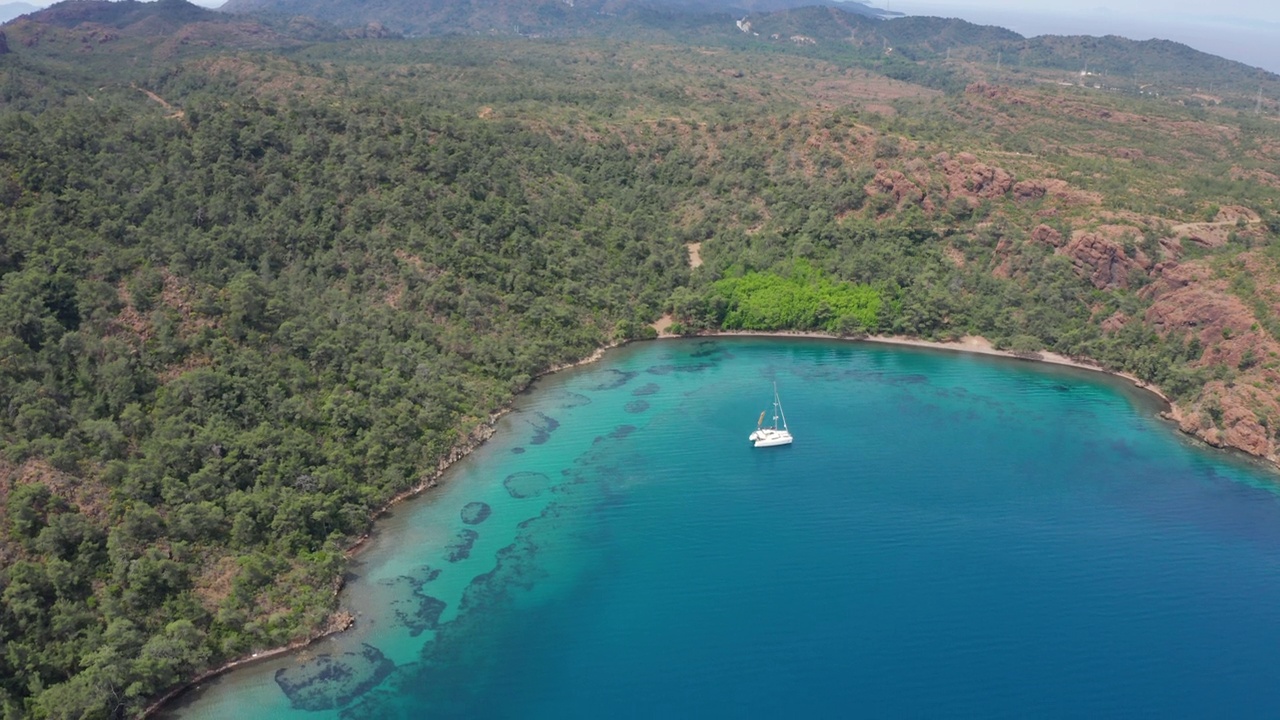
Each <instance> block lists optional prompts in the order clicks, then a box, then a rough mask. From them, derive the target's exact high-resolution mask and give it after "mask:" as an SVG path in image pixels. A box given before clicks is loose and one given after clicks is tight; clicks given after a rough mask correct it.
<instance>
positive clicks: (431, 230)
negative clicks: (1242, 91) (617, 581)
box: [0, 27, 1280, 718]
mask: <svg viewBox="0 0 1280 720" xmlns="http://www.w3.org/2000/svg"><path fill="white" fill-rule="evenodd" d="M31 32H32V28H30V27H26V28H25V29H23V30H22V31H21V32H16V31H15V32H10V33H9V35H8V37H9V40H10V45H11V47H12V49H13V50H14V51H13V52H11V53H8V54H6V55H4V56H0V88H3V94H0V242H2V244H0V399H3V404H0V409H2V410H3V411H2V412H0V437H2V438H3V452H2V453H0V506H2V508H3V509H2V511H0V647H2V648H3V650H0V707H3V708H4V712H5V713H6V715H7V716H12V717H26V716H31V717H55V718H62V717H68V718H69V717H77V718H78V717H128V716H133V715H136V714H138V713H139V712H140V711H141V709H142V708H143V707H145V705H146V704H147V702H148V701H149V700H152V699H154V698H155V697H157V696H158V695H159V694H161V693H163V692H164V691H165V690H167V689H169V688H171V687H174V686H175V685H178V684H180V683H181V682H183V681H184V680H185V679H188V678H190V677H192V676H193V675H194V674H195V673H197V672H199V671H201V670H204V669H207V668H209V667H213V666H216V665H218V664H220V663H221V662H224V661H226V660H228V659H231V658H234V657H237V656H241V655H244V654H247V653H250V652H253V651H256V650H261V649H265V648H269V647H274V646H278V645H282V644H285V643H288V642H290V641H294V640H298V639H300V638H305V637H307V636H309V635H311V634H312V633H314V632H316V631H318V630H321V629H323V628H325V627H326V625H327V623H328V618H329V616H330V614H331V613H332V612H333V610H334V609H335V602H336V601H335V598H334V592H335V590H336V588H337V587H338V583H339V581H340V580H339V579H340V578H341V576H342V572H343V568H344V566H345V554H344V553H345V551H346V550H347V548H349V547H350V546H351V544H352V543H353V542H354V541H355V540H356V539H357V538H359V537H360V536H361V535H362V534H364V533H365V532H367V531H368V530H369V527H370V522H371V517H372V516H373V514H374V513H375V512H376V510H377V509H378V508H380V507H382V506H383V505H384V504H385V503H386V502H387V501H388V500H390V499H391V498H393V497H395V496H396V495H398V494H400V493H403V492H405V491H406V490H409V489H410V488H413V487H415V486H418V485H420V484H422V483H424V482H427V481H429V480H431V479H432V478H434V477H435V474H436V471H437V469H438V468H440V467H442V465H443V464H445V463H447V462H448V461H449V459H450V458H453V457H456V455H457V451H458V449H459V448H465V447H467V446H468V445H470V444H472V443H474V442H476V441H478V440H479V439H482V438H483V437H484V433H485V430H484V428H486V427H487V423H488V422H489V419H490V417H491V414H492V413H494V412H495V411H498V410H500V409H501V408H502V407H503V406H504V405H505V404H506V403H507V402H508V401H509V400H510V399H511V397H512V395H513V393H516V392H518V391H519V390H520V389H522V388H523V387H525V386H526V385H527V384H528V383H529V382H530V380H531V378H533V377H534V376H536V375H538V374H539V373H542V372H545V371H547V370H548V369H549V368H552V367H554V366H556V365H558V364H561V363H566V362H572V361H576V360H579V359H581V358H583V357H585V356H587V355H589V354H590V353H591V352H592V351H593V350H594V349H596V348H598V347H601V346H602V345H604V344H607V343H610V342H614V341H622V340H627V339H633V338H645V337H651V336H653V335H654V330H653V329H652V328H651V327H650V323H653V322H654V321H656V320H658V318H659V317H661V316H663V315H669V316H671V319H673V320H674V321H675V322H676V323H677V324H676V325H675V328H676V329H677V330H680V331H682V332H696V331H699V330H703V329H710V330H714V329H717V328H752V329H822V330H826V331H829V332H832V333H836V334H844V335H858V334H863V333H895V334H902V335H912V336H920V337H928V338H937V339H947V338H955V337H959V336H961V335H965V334H982V335H985V336H987V337H988V338H990V339H992V340H993V341H995V342H996V343H998V344H1000V345H1001V346H1003V347H1009V348H1012V349H1015V350H1018V351H1022V352H1026V353H1033V352H1035V351H1037V350H1041V349H1046V348H1047V349H1053V350H1056V351H1059V352H1063V353H1067V354H1071V355H1077V356H1085V357H1091V358H1094V359H1097V360H1098V361H1100V362H1102V363H1104V364H1105V365H1106V366H1108V367H1111V368H1113V369H1124V370H1129V371H1131V372H1134V373H1136V374H1138V375H1139V376H1140V377H1142V378H1144V379H1147V380H1150V381H1153V382H1155V383H1157V384H1159V385H1160V386H1161V387H1162V388H1164V389H1165V390H1166V391H1167V392H1169V393H1171V394H1173V395H1174V396H1175V397H1177V398H1178V400H1179V407H1180V408H1181V410H1182V412H1183V418H1184V426H1185V427H1186V428H1187V429H1188V430H1189V431H1192V432H1197V433H1199V434H1200V435H1201V436H1203V437H1205V438H1207V439H1209V440H1211V441H1215V442H1220V443H1224V444H1231V445H1235V446H1238V447H1242V448H1244V449H1247V450H1249V451H1250V452H1254V453H1255V454H1258V455H1264V456H1265V455H1272V454H1274V447H1275V436H1274V432H1273V431H1272V430H1271V428H1280V404H1278V402H1277V397H1280V375H1278V374H1277V370H1276V368H1277V365H1278V363H1280V355H1277V352H1278V351H1280V345H1278V344H1277V340H1276V338H1277V337H1280V320H1277V317H1280V316H1278V315H1277V312H1278V311H1277V309H1276V308H1277V307H1280V305H1278V304H1277V303H1280V294H1278V293H1276V291H1275V289H1276V288H1277V287H1278V286H1277V285H1276V282H1275V281H1276V278H1277V277H1280V265H1278V264H1277V263H1280V245H1278V244H1277V242H1276V241H1277V231H1280V223H1277V221H1276V218H1277V212H1278V211H1280V177H1278V176H1277V173H1276V169H1275V168H1276V167H1277V162H1278V161H1280V129H1278V128H1277V124H1276V119H1275V117H1274V115H1255V114H1252V113H1250V112H1237V111H1234V110H1232V111H1224V110H1213V109H1208V110H1207V109H1205V108H1199V107H1195V108H1192V107H1186V106H1185V105H1184V104H1181V103H1171V102H1168V101H1166V100H1163V99H1149V98H1140V97H1128V96H1119V95H1111V94H1104V93H1097V92H1092V91H1090V90H1088V89H1083V88H1077V87H1070V88H1068V87H1062V86H1058V85H1054V84H1047V83H1045V84H1040V85H1033V84H1023V85H1019V86H1017V87H1009V86H1006V85H1000V84H981V83H976V82H971V81H973V80H976V79H978V78H981V77H985V76H987V75H988V72H989V70H990V68H989V67H988V66H985V65H982V64H980V63H979V64H967V63H959V62H956V63H954V64H952V65H950V66H947V67H945V68H943V67H941V66H934V65H925V64H920V65H912V66H911V67H916V68H918V72H919V73H921V76H922V77H925V78H928V77H935V76H934V75H932V73H935V72H943V73H946V77H948V78H953V79H955V80H957V81H956V82H948V83H942V84H941V85H940V84H938V83H933V82H928V84H929V85H930V87H926V86H925V85H921V84H912V83H909V82H904V81H901V80H894V79H890V78H888V77H886V76H884V75H882V74H879V73H876V72H872V71H871V70H869V69H866V63H865V62H864V61H863V60H862V59H859V58H858V57H854V56H852V55H851V56H850V57H849V58H847V59H846V60H845V61H840V60H839V59H838V58H836V59H833V56H832V55H831V54H830V51H828V50H823V51H822V53H819V54H814V53H811V52H808V51H807V50H806V49H805V48H804V47H801V46H799V45H796V46H795V47H793V48H779V47H776V46H772V45H768V44H763V43H758V42H754V41H753V40H752V39H751V38H750V37H746V36H744V35H743V34H742V33H737V34H736V35H735V34H730V35H726V36H724V37H722V38H720V39H718V40H716V41H715V42H710V41H708V42H706V43H703V44H698V45H693V46H690V45H685V44H682V41H678V40H676V39H674V38H672V37H670V36H659V35H648V36H645V37H641V38H637V39H634V40H631V41H627V42H621V41H618V40H616V39H614V40H608V41H601V40H592V39H589V38H581V39H575V40H563V41H554V42H553V41H530V40H526V39H519V38H515V39H507V40H503V39H484V40H479V39H467V38H447V39H437V40H419V41H407V40H367V39H366V40H350V41H344V42H322V43H313V44H307V45H301V44H299V45H296V46H295V47H292V48H291V49H284V50H278V51H266V50H258V51H236V50H224V49H222V48H220V47H218V46H217V45H208V46H202V47H201V48H192V47H191V46H190V44H188V45H185V46H182V50H181V52H178V53H176V54H174V55H172V56H168V55H164V54H163V53H161V54H155V53H149V54H147V55H146V58H147V60H146V62H140V61H139V62H129V61H127V60H125V58H127V57H135V55H134V54H136V53H139V52H141V51H142V50H144V49H146V48H147V47H151V48H152V49H154V48H158V47H161V46H163V44H164V43H165V42H169V41H170V40H171V39H172V36H171V35H167V34H164V33H160V34H157V35H156V36H154V37H155V39H154V40H153V41H148V40H146V39H145V38H146V37H148V36H146V35H145V34H143V33H141V32H139V33H138V34H137V35H136V36H134V37H135V38H139V39H138V40H137V41H136V42H137V44H134V45H130V46H128V53H126V54H120V55H115V56H113V55H111V53H112V52H114V51H113V50H112V47H113V46H112V44H111V43H110V42H108V43H100V44H97V45H94V46H93V47H94V49H92V50H88V51H78V50H74V51H66V52H62V53H58V52H55V51H53V50H50V49H49V47H47V46H42V45H41V44H40V43H39V42H36V43H33V44H26V43H25V41H23V40H22V39H21V38H29V37H31V34H30V33H31ZM49 32H53V31H52V30H50V31H49ZM66 32H68V33H75V32H85V31H84V29H83V27H80V28H79V29H75V28H73V29H72V30H67V31H66ZM734 32H735V33H736V32H737V31H734ZM59 37H61V38H63V41H67V40H68V39H74V37H76V36H75V35H74V34H71V35H60V36H59ZM15 38H19V40H18V41H17V42H15V41H14V40H15ZM76 42H78V41H76ZM147 42H152V43H153V44H152V45H151V46H147V45H146V43H147ZM296 42H297V41H296V40H294V41H291V43H296ZM71 46H72V47H74V43H72V44H71ZM77 52H82V54H83V55H92V56H93V58H94V61H93V63H81V66H80V69H79V72H81V73H83V76H71V77H70V78H68V76H67V75H66V74H64V73H60V72H58V71H57V68H60V67H65V66H66V65H65V64H67V63H70V62H72V61H73V60H74V58H76V57H77V55H76V54H75V53H77ZM68 53H70V54H68ZM113 57H114V58H116V61H115V62H113V60H112V58H113ZM166 58H167V59H166ZM894 62H901V63H910V62H912V61H907V60H901V61H898V60H895V61H894ZM895 67H907V65H896V66H895ZM897 74H898V75H899V76H901V77H910V74H909V73H897ZM940 86H941V87H942V88H950V90H949V91H944V90H943V89H939V87H940ZM693 244H696V247H697V248H698V249H699V250H700V256H701V258H702V260H704V262H703V264H702V265H701V266H700V267H697V268H691V267H690V263H689V262H688V257H689V254H688V247H689V246H690V245H693Z"/></svg>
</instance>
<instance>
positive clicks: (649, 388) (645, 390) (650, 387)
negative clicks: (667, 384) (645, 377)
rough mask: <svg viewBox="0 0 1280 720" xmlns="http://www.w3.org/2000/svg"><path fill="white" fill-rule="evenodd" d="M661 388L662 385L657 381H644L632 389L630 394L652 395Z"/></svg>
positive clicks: (638, 395) (639, 395)
mask: <svg viewBox="0 0 1280 720" xmlns="http://www.w3.org/2000/svg"><path fill="white" fill-rule="evenodd" d="M661 389H662V387H661V386H660V385H658V383H645V384H644V385H641V386H640V387H638V388H636V389H635V390H632V391H631V394H632V395H635V396H636V397H644V396H645V395H653V394H654V393H656V392H658V391H659V390H661Z"/></svg>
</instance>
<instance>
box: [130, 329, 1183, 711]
mask: <svg viewBox="0 0 1280 720" xmlns="http://www.w3.org/2000/svg"><path fill="white" fill-rule="evenodd" d="M659 323H661V321H659ZM657 324H658V323H655V325H657ZM655 329H656V330H658V331H659V332H658V336H657V337H655V338H653V339H652V340H653V341H661V340H681V339H694V338H699V337H703V338H713V337H766V338H769V337H772V338H811V339H816V340H839V341H843V342H866V343H875V344H879V345H891V346H899V347H917V348H925V349H932V350H948V351H952V352H964V353H972V354H975V355H987V356H990V357H1002V358H1009V359H1013V360H1023V361H1027V362H1040V363H1046V364H1049V365H1060V366H1064V367H1071V368H1077V369H1081V370H1089V371H1092V372H1099V373H1103V374H1106V375H1112V376H1115V377H1118V378H1121V379H1124V380H1126V381H1128V382H1130V383H1132V384H1133V385H1134V386H1135V387H1137V388H1139V389H1141V390H1145V391H1147V392H1149V393H1151V394H1153V395H1155V396H1156V397H1158V398H1160V400H1161V401H1163V402H1164V403H1165V405H1166V407H1167V409H1166V410H1165V411H1162V412H1161V413H1160V417H1161V418H1163V419H1165V420H1169V421H1172V422H1174V423H1177V421H1178V417H1179V413H1178V411H1177V408H1176V406H1174V405H1173V402H1172V401H1171V400H1170V399H1169V398H1168V396H1167V395H1165V394H1164V392H1162V391H1161V390H1160V389H1159V388H1158V387H1156V386H1154V385H1152V384H1150V383H1147V382H1145V381H1143V380H1141V379H1139V378H1137V377H1135V376H1133V375H1131V374H1129V373H1124V372H1119V371H1115V370H1108V369H1107V368H1104V367H1102V366H1101V365H1100V364H1098V363H1096V362H1093V361H1089V360H1081V359H1075V358H1070V357H1067V356H1065V355H1061V354H1058V353H1055V352H1048V351H1040V352H1034V353H1015V352H1011V351H1008V350H1000V349H997V348H996V347H995V346H994V345H993V344H992V343H991V341H990V340H987V339H986V338H984V337H981V336H978V335H966V336H964V337H962V338H960V340H956V341H948V342H940V341H935V340H921V339H918V338H911V337H906V336H900V335H862V336H839V335H831V334H828V333H824V332H816V331H800V330H797V331H781V330H779V331H765V330H729V331H706V332H700V333H698V334H696V335H673V334H671V333H668V332H665V329H666V328H665V326H664V327H662V328H657V327H655ZM632 342H647V340H628V341H616V340H615V341H612V342H610V343H608V344H607V345H602V346H600V347H597V348H596V349H595V350H593V351H592V352H591V354H590V355H588V356H586V357H584V358H582V359H581V360H577V361H575V362H567V363H560V364H557V365H553V366H551V367H549V368H547V369H546V370H544V371H542V372H540V373H538V374H537V375H534V376H532V377H530V378H529V382H528V383H525V385H524V386H522V387H521V388H520V389H519V390H517V391H516V392H515V393H514V394H513V395H512V399H511V400H510V401H508V402H507V403H506V404H505V405H504V406H503V407H500V408H498V409H496V410H494V411H493V412H490V413H489V417H488V418H487V419H486V420H485V421H483V422H481V423H480V424H478V425H476V426H475V427H473V428H472V429H471V431H470V432H468V433H467V434H466V435H465V436H464V440H463V441H462V442H460V443H459V444H457V445H455V446H454V447H453V448H451V449H450V450H449V452H448V454H447V455H445V456H444V457H442V458H440V460H439V461H437V463H436V467H435V469H434V470H432V471H431V472H430V473H429V474H428V475H427V477H426V478H425V479H424V480H422V481H421V482H418V483H417V484H415V485H413V486H412V487H410V488H408V489H406V490H403V491H401V492H399V493H397V494H395V495H394V496H392V497H391V499H389V500H388V501H387V502H385V503H383V504H382V505H381V506H379V507H378V508H377V509H376V510H375V511H374V512H373V513H372V514H371V516H370V521H371V522H376V521H377V520H378V518H380V517H382V516H383V515H385V514H386V513H387V512H388V511H390V510H391V509H392V508H393V507H394V506H396V505H398V504H399V503H401V502H403V501H405V500H408V499H410V498H413V497H416V496H418V495H420V494H422V493H423V492H425V491H427V490H430V489H432V488H435V487H438V486H439V484H440V478H441V477H442V476H443V475H444V474H445V472H447V471H448V470H449V468H450V467H452V466H453V465H454V463H457V462H459V461H461V460H463V459H464V458H466V457H467V456H468V455H470V454H471V453H472V452H474V451H475V450H477V449H479V447H480V446H481V445H483V444H484V443H485V441H486V440H488V439H489V438H490V437H492V436H493V434H494V432H495V431H496V427H497V422H498V420H500V419H502V417H504V416H505V415H507V414H508V413H510V412H511V411H512V409H513V406H514V403H515V398H516V397H518V396H519V395H521V394H523V393H524V392H526V391H527V390H528V389H529V388H530V387H531V386H532V385H533V384H534V382H536V381H537V380H538V379H539V378H543V377H546V376H548V375H552V374H554V373H558V372H562V371H564V370H571V369H573V368H578V367H583V366H585V365H590V364H592V363H595V362H598V361H599V360H601V359H603V358H604V356H605V354H606V353H607V352H608V351H609V350H612V349H614V348H617V347H621V346H623V345H627V344H630V343H632ZM1193 437H1194V436H1193ZM373 535H374V533H373V532H369V533H365V534H364V535H361V536H360V537H359V538H356V540H355V541H354V542H353V543H352V544H351V545H350V546H349V547H347V548H346V549H345V550H344V551H343V554H344V556H345V557H346V558H348V559H350V558H353V557H355V556H356V555H358V554H359V553H360V551H362V550H363V549H364V548H365V547H367V546H368V543H369V541H370V540H371V539H373ZM343 585H344V583H343V581H342V579H341V578H338V579H337V580H336V581H335V586H334V590H333V593H334V597H337V596H338V594H339V593H340V592H341V591H342V588H343ZM353 625H355V618H354V616H352V615H351V614H350V613H349V612H348V611H346V610H344V609H342V608H341V607H337V608H335V609H334V610H333V612H331V613H330V614H329V615H328V622H327V623H326V626H325V627H324V628H323V629H321V630H317V631H316V632H314V633H312V634H311V635H309V636H308V637H306V638H303V639H299V640H295V641H293V642H291V643H288V644H285V645H281V646H278V647H274V648H270V649H267V650H260V651H258V652H255V653H253V654H251V655H247V656H241V657H238V658H234V659H232V660H229V661H228V662H226V663H224V664H222V665H219V666H218V667H216V668H213V669H211V670H206V671H204V672H202V673H200V674H199V675H197V676H196V677H194V678H192V679H191V680H190V681H188V682H185V683H183V684H182V685H181V686H179V687H177V688H174V689H173V690H170V691H169V692H167V693H165V694H164V696H162V697H161V698H159V699H158V700H156V701H155V702H153V703H151V704H150V705H148V706H147V708H146V709H145V710H143V712H142V716H141V717H142V718H151V717H154V716H156V715H157V714H158V713H160V712H161V711H163V710H164V709H165V706H167V705H169V704H171V703H173V702H174V701H176V700H178V699H179V698H180V697H181V696H183V695H185V694H186V693H188V692H190V691H192V690H196V689H198V688H199V686H200V684H201V683H204V682H207V681H209V680H212V679H214V678H217V677H219V676H221V675H225V674H226V673H229V672H231V671H233V670H237V669H240V668H243V667H247V666H249V665H252V664H254V663H258V662H263V661H266V660H270V659H272V658H277V657H280V656H282V655H287V654H289V653H291V652H294V651H296V650H302V649H304V648H306V647H308V646H310V645H312V644H314V643H316V642H318V641H320V640H323V639H325V638H327V637H331V636H333V635H338V634H340V633H342V632H345V631H346V630H349V629H350V628H351V627H352V626H353Z"/></svg>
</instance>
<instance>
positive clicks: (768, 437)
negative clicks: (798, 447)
mask: <svg viewBox="0 0 1280 720" xmlns="http://www.w3.org/2000/svg"><path fill="white" fill-rule="evenodd" d="M747 439H748V440H750V441H751V443H752V444H753V445H754V446H755V447H775V446H777V445H790V444H791V433H789V432H787V431H786V430H774V429H772V428H763V429H761V430H757V431H755V432H753V433H751V436H750V437H748V438H747Z"/></svg>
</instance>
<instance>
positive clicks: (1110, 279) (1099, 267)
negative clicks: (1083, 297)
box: [1058, 232, 1149, 289]
mask: <svg viewBox="0 0 1280 720" xmlns="http://www.w3.org/2000/svg"><path fill="white" fill-rule="evenodd" d="M1058 252H1059V253H1061V254H1063V255H1066V256H1067V257H1069V258H1071V262H1072V263H1073V264H1074V265H1075V267H1076V272H1077V273H1079V274H1080V276H1081V277H1085V278H1088V279H1089V282H1091V283H1093V286H1094V287H1096V288H1099V289H1108V288H1123V287H1129V272H1130V271H1131V270H1133V269H1134V268H1143V269H1145V267H1146V266H1148V265H1149V263H1146V262H1145V261H1146V258H1145V257H1142V256H1141V254H1139V256H1137V257H1132V258H1131V257H1129V256H1128V255H1126V254H1125V251H1124V247H1123V246H1121V245H1120V243H1118V242H1116V241H1114V240H1109V239H1107V238H1105V237H1103V236H1102V235H1100V234H1099V233H1096V232H1084V233H1077V234H1076V236H1075V237H1073V238H1071V242H1069V243H1067V245H1066V247H1063V248H1061V249H1060V250H1059V251H1058Z"/></svg>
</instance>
